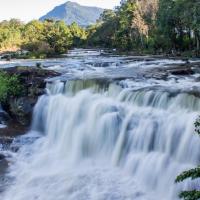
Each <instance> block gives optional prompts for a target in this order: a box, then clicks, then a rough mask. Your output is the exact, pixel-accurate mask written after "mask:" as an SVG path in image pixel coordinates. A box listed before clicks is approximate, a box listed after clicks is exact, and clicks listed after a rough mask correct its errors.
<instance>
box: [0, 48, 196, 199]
mask: <svg viewBox="0 0 200 200" xmlns="http://www.w3.org/2000/svg"><path fill="white" fill-rule="evenodd" d="M49 62H50V61H47V63H46V67H48V68H51V69H55V70H58V71H61V72H62V73H63V76H61V77H59V78H57V79H55V80H49V82H48V83H47V86H46V91H47V92H46V94H45V95H43V96H41V97H40V99H39V100H38V102H37V104H36V106H35V109H34V114H33V122H32V126H31V128H30V131H29V133H27V134H26V135H25V136H21V137H19V138H17V139H16V141H14V142H13V145H15V143H20V142H21V148H20V150H19V151H18V152H9V153H10V157H9V162H10V167H9V169H8V173H7V175H6V176H7V177H9V180H10V182H9V184H8V186H7V188H6V189H5V191H4V193H3V194H0V195H1V196H0V199H1V200H66V199H67V200H161V199H162V200H176V199H178V193H179V192H180V191H181V190H182V189H188V188H199V187H200V182H199V180H196V181H190V180H189V181H187V182H186V183H184V184H178V185H176V184H175V183H174V180H175V178H176V176H177V175H178V174H179V173H180V172H182V171H183V170H186V169H190V168H192V167H194V166H196V165H198V164H199V163H200V139H199V137H198V136H197V135H195V134H193V133H194V121H195V120H196V119H197V117H198V115H199V110H200V99H199V96H198V95H197V89H198V87H199V86H200V84H199V82H196V81H195V79H196V77H198V75H199V74H198V73H196V74H195V75H191V76H187V77H185V76H179V77H178V76H176V77H175V76H169V77H168V78H167V79H166V80H158V79H154V78H145V77H144V76H141V73H144V71H145V70H146V69H147V68H148V70H149V69H153V68H163V67H167V65H169V64H177V63H182V61H179V60H162V59H156V60H154V59H153V60H151V59H150V60H149V59H146V58H144V60H137V59H135V58H132V57H120V56H119V57H118V56H113V55H101V53H99V52H97V51H89V50H88V51H84V50H74V51H72V52H71V53H70V55H69V56H68V58H66V59H64V60H61V61H56V62H57V63H56V64H55V63H54V62H55V61H51V62H53V64H51V65H48V63H49ZM64 63H66V64H64ZM99 63H100V65H99ZM70 64H72V65H70ZM44 65H45V64H44ZM146 73H147V72H146ZM125 77H126V78H125ZM131 77H133V78H131Z"/></svg>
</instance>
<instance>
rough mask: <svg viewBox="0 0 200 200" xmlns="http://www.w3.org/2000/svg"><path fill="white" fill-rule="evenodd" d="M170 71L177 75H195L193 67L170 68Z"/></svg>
mask: <svg viewBox="0 0 200 200" xmlns="http://www.w3.org/2000/svg"><path fill="white" fill-rule="evenodd" d="M168 72H169V73H171V74H172V75H175V76H180V75H182V76H185V75H193V74H194V73H195V72H194V71H193V70H192V69H191V68H180V69H178V68H177V69H172V70H169V71H168Z"/></svg>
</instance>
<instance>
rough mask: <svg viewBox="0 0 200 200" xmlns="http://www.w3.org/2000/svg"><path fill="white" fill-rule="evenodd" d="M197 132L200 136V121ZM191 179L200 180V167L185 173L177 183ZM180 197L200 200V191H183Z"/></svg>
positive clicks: (196, 123) (186, 199) (199, 120)
mask: <svg viewBox="0 0 200 200" xmlns="http://www.w3.org/2000/svg"><path fill="white" fill-rule="evenodd" d="M195 132H196V133H197V134H198V135H199V136H200V119H198V120H197V121H196V122H195ZM189 178H190V179H192V180H194V179H198V178H200V166H198V167H196V168H194V169H191V170H188V171H185V172H183V173H182V174H180V175H179V176H178V177H177V178H176V180H175V182H176V183H179V182H182V181H184V180H186V179H189ZM179 197H180V198H183V199H185V200H199V199H200V191H199V190H196V189H194V190H192V191H183V192H181V193H180V195H179Z"/></svg>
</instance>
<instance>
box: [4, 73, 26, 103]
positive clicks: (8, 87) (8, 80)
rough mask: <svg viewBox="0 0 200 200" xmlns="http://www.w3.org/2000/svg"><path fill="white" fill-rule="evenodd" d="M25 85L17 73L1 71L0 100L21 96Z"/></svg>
mask: <svg viewBox="0 0 200 200" xmlns="http://www.w3.org/2000/svg"><path fill="white" fill-rule="evenodd" d="M22 91H23V87H22V85H21V83H20V80H19V78H18V76H17V75H12V76H10V75H8V74H7V73H6V72H0V102H5V101H6V100H7V99H8V98H9V97H11V96H19V95H20V94H21V92H22Z"/></svg>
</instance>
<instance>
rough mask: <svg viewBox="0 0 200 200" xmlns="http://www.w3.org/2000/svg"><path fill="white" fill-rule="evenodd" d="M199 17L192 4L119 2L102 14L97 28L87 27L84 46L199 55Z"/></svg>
mask: <svg viewBox="0 0 200 200" xmlns="http://www.w3.org/2000/svg"><path fill="white" fill-rule="evenodd" d="M199 13H200V2H199V1H195V0H192V1H188V0H168V1H166V0H148V1H147V0H140V1H138V0H122V1H121V5H120V6H119V7H118V8H116V9H115V11H110V10H107V11H104V13H103V14H102V16H101V18H100V19H99V21H98V22H97V24H96V25H93V26H92V27H89V29H88V33H89V36H88V44H89V45H93V46H103V47H115V48H118V49H121V50H126V51H127V50H132V51H134V50H136V51H137V52H138V51H143V52H147V51H148V52H152V53H164V52H166V53H172V52H189V51H191V54H192V53H194V52H196V55H199V54H200V15H199ZM183 54H184V53H183ZM187 54H188V53H187ZM188 55H189V54H188Z"/></svg>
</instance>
